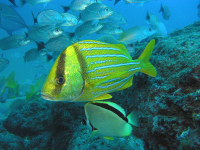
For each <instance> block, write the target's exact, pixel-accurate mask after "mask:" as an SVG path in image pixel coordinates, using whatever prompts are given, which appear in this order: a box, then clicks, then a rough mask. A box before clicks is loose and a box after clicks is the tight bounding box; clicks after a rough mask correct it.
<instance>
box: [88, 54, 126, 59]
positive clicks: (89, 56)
mask: <svg viewBox="0 0 200 150" xmlns="http://www.w3.org/2000/svg"><path fill="white" fill-rule="evenodd" d="M97 57H124V58H126V59H129V58H128V57H127V56H125V55H120V54H118V55H115V54H105V55H87V56H86V59H88V58H97Z"/></svg>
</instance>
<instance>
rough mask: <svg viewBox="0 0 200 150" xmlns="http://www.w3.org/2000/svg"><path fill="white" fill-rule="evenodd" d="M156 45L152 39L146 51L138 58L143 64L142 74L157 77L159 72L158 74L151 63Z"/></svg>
mask: <svg viewBox="0 0 200 150" xmlns="http://www.w3.org/2000/svg"><path fill="white" fill-rule="evenodd" d="M154 45H155V40H154V39H152V40H151V41H150V42H149V43H148V44H147V46H146V48H145V49H144V51H143V52H142V54H141V55H140V57H139V58H138V60H139V61H140V62H141V64H142V68H141V72H143V73H145V74H147V75H149V76H152V77H155V76H156V74H157V72H156V68H155V67H154V66H153V65H152V64H151V63H150V62H149V59H150V56H151V54H152V51H153V48H154Z"/></svg>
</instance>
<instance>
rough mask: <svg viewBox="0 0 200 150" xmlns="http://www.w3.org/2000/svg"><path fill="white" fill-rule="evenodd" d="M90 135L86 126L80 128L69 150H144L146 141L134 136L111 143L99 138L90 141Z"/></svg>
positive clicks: (71, 141) (115, 139)
mask: <svg viewBox="0 0 200 150" xmlns="http://www.w3.org/2000/svg"><path fill="white" fill-rule="evenodd" d="M90 134H91V132H90V131H89V129H87V127H86V126H79V128H78V129H77V131H76V132H75V134H74V135H73V137H72V139H71V140H70V142H69V147H68V150H80V149H84V150H102V149H103V150H111V149H115V150H122V149H124V150H125V149H127V150H128V149H132V150H144V144H145V143H144V141H142V140H141V139H139V138H136V137H134V136H132V135H131V136H129V137H126V138H120V137H115V138H114V139H113V140H112V141H110V140H106V139H104V138H103V137H99V136H94V137H92V138H91V139H89V137H90Z"/></svg>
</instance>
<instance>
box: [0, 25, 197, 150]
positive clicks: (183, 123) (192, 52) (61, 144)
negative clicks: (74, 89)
mask: <svg viewBox="0 0 200 150" xmlns="http://www.w3.org/2000/svg"><path fill="white" fill-rule="evenodd" d="M155 39H156V45H155V49H154V51H153V55H152V56H151V59H150V62H151V63H152V64H153V65H154V66H155V67H156V69H157V73H158V75H157V77H155V78H152V77H149V76H147V75H145V74H142V73H138V74H136V75H135V76H134V80H133V86H132V87H130V88H128V89H126V90H123V91H118V92H115V93H112V95H113V98H112V99H111V100H110V101H113V102H116V103H117V104H119V105H121V106H122V107H123V108H125V110H126V113H127V114H129V113H130V112H131V111H132V110H137V111H138V114H139V121H140V127H138V128H134V130H133V135H134V136H133V135H131V136H129V137H126V138H115V139H114V140H113V141H109V140H105V139H103V138H102V137H98V136H95V137H93V138H92V139H90V140H88V139H89V137H90V134H91V133H90V132H89V131H88V129H86V128H85V127H84V126H82V125H81V121H82V119H83V118H84V110H83V105H82V106H78V105H77V104H74V103H60V102H59V103H53V102H49V101H44V100H41V99H38V100H34V101H29V102H27V103H26V104H25V105H24V106H23V107H22V108H20V109H16V110H15V111H12V112H11V113H10V114H9V116H8V118H7V119H5V120H4V121H3V122H0V139H1V140H0V149H8V147H9V146H11V147H12V149H35V148H37V149H69V150H70V149H75V150H76V149H85V150H87V149H163V150H164V149H198V148H199V147H200V127H199V126H200V21H199V22H195V23H194V24H192V25H190V26H187V27H185V28H183V29H181V30H177V31H174V32H173V33H171V34H170V35H169V36H168V37H165V38H160V37H159V38H156V37H155ZM146 44H147V42H143V43H136V44H135V53H132V57H133V58H134V59H135V58H137V57H138V56H139V55H140V54H141V52H142V51H143V49H144V47H145V45H146ZM2 124H3V126H2ZM1 137H2V138H1ZM3 138H7V140H6V141H9V142H5V140H3V141H2V139H3Z"/></svg>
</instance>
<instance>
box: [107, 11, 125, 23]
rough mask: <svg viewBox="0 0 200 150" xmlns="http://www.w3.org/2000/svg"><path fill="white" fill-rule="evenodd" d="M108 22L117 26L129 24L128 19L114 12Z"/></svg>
mask: <svg viewBox="0 0 200 150" xmlns="http://www.w3.org/2000/svg"><path fill="white" fill-rule="evenodd" d="M108 20H109V21H112V22H115V23H117V24H126V23H127V19H126V18H125V17H124V16H123V15H122V14H121V13H119V12H114V13H113V14H112V15H111V16H109V17H108Z"/></svg>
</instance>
